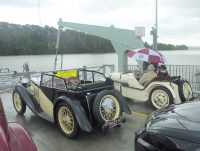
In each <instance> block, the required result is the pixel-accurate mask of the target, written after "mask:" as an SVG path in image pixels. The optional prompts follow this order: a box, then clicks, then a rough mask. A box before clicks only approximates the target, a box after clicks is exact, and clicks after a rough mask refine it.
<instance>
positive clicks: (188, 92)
mask: <svg viewBox="0 0 200 151" xmlns="http://www.w3.org/2000/svg"><path fill="white" fill-rule="evenodd" d="M179 95H180V98H181V100H182V102H185V101H186V100H189V99H191V98H192V97H193V92H192V87H191V85H190V84H189V82H188V81H186V80H181V82H180V85H179Z"/></svg>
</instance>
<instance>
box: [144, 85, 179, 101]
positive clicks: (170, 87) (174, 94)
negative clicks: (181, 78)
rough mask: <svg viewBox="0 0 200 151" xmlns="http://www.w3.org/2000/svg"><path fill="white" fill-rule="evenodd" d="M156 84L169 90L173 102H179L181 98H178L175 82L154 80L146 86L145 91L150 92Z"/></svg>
mask: <svg viewBox="0 0 200 151" xmlns="http://www.w3.org/2000/svg"><path fill="white" fill-rule="evenodd" d="M157 86H163V87H165V88H167V89H168V90H169V91H170V92H171V94H172V96H173V98H174V103H175V104H179V103H181V100H180V98H179V91H178V86H177V85H176V84H174V83H170V82H159V83H158V82H154V83H152V84H149V85H148V87H147V88H146V90H147V93H148V94H150V92H151V90H152V89H153V88H155V87H157Z"/></svg>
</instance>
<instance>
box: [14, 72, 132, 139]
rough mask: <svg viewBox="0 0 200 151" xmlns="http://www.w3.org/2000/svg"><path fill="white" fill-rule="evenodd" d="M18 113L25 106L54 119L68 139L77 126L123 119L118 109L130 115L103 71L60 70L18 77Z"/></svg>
mask: <svg viewBox="0 0 200 151" xmlns="http://www.w3.org/2000/svg"><path fill="white" fill-rule="evenodd" d="M13 104H14V107H15V110H16V111H17V113H18V114H24V112H25V111H26V106H28V107H29V108H30V110H31V111H32V112H34V113H35V114H37V115H38V116H40V117H42V118H45V119H47V120H49V121H51V122H55V123H56V124H57V125H58V127H59V129H60V130H61V131H62V132H63V134H65V136H67V137H69V138H73V137H75V136H76V134H77V132H78V130H79V129H81V130H83V131H86V132H91V131H92V129H93V127H100V128H102V129H103V130H105V129H107V128H112V127H114V126H117V125H120V124H121V123H123V122H125V120H124V118H122V112H126V113H129V114H130V110H129V108H128V106H127V105H126V103H125V100H124V98H123V96H122V95H121V94H120V92H119V91H117V90H115V89H114V86H113V81H112V80H111V79H110V78H108V77H106V76H105V75H104V74H102V73H100V72H96V71H89V70H83V69H78V70H63V71H52V72H46V73H42V74H41V75H40V76H39V77H34V78H31V79H29V80H25V79H24V80H22V82H21V84H17V85H16V86H15V89H14V91H13Z"/></svg>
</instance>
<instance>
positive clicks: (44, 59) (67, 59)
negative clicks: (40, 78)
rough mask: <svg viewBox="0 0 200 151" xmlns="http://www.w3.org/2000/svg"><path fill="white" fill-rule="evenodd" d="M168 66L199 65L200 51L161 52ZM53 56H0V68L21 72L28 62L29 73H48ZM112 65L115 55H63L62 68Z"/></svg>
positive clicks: (116, 65)
mask: <svg viewBox="0 0 200 151" xmlns="http://www.w3.org/2000/svg"><path fill="white" fill-rule="evenodd" d="M161 53H162V54H163V55H164V56H165V58H166V60H167V64H170V65H200V50H176V51H162V52H161ZM54 61H55V55H27V56H0V68H9V69H10V70H17V71H18V72H20V71H22V65H23V64H24V63H25V62H28V64H29V67H30V70H31V71H49V70H53V68H54ZM60 64H61V57H60V56H58V61H57V69H59V68H60ZM103 64H114V65H115V69H117V67H118V58H117V54H116V53H109V54H65V55H63V68H64V69H69V68H80V67H83V66H88V67H91V66H100V65H103ZM128 64H130V65H135V64H136V61H135V60H133V59H131V58H128Z"/></svg>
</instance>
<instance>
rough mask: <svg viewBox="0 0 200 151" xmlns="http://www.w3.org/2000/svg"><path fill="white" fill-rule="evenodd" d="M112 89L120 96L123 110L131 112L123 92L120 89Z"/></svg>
mask: <svg viewBox="0 0 200 151" xmlns="http://www.w3.org/2000/svg"><path fill="white" fill-rule="evenodd" d="M112 91H113V92H114V93H115V94H116V96H117V97H118V99H119V102H120V106H121V109H122V111H123V112H125V113H127V114H131V110H130V109H129V107H128V105H127V104H126V100H125V98H124V97H123V96H122V94H121V93H120V91H118V90H116V89H113V90H112Z"/></svg>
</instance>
